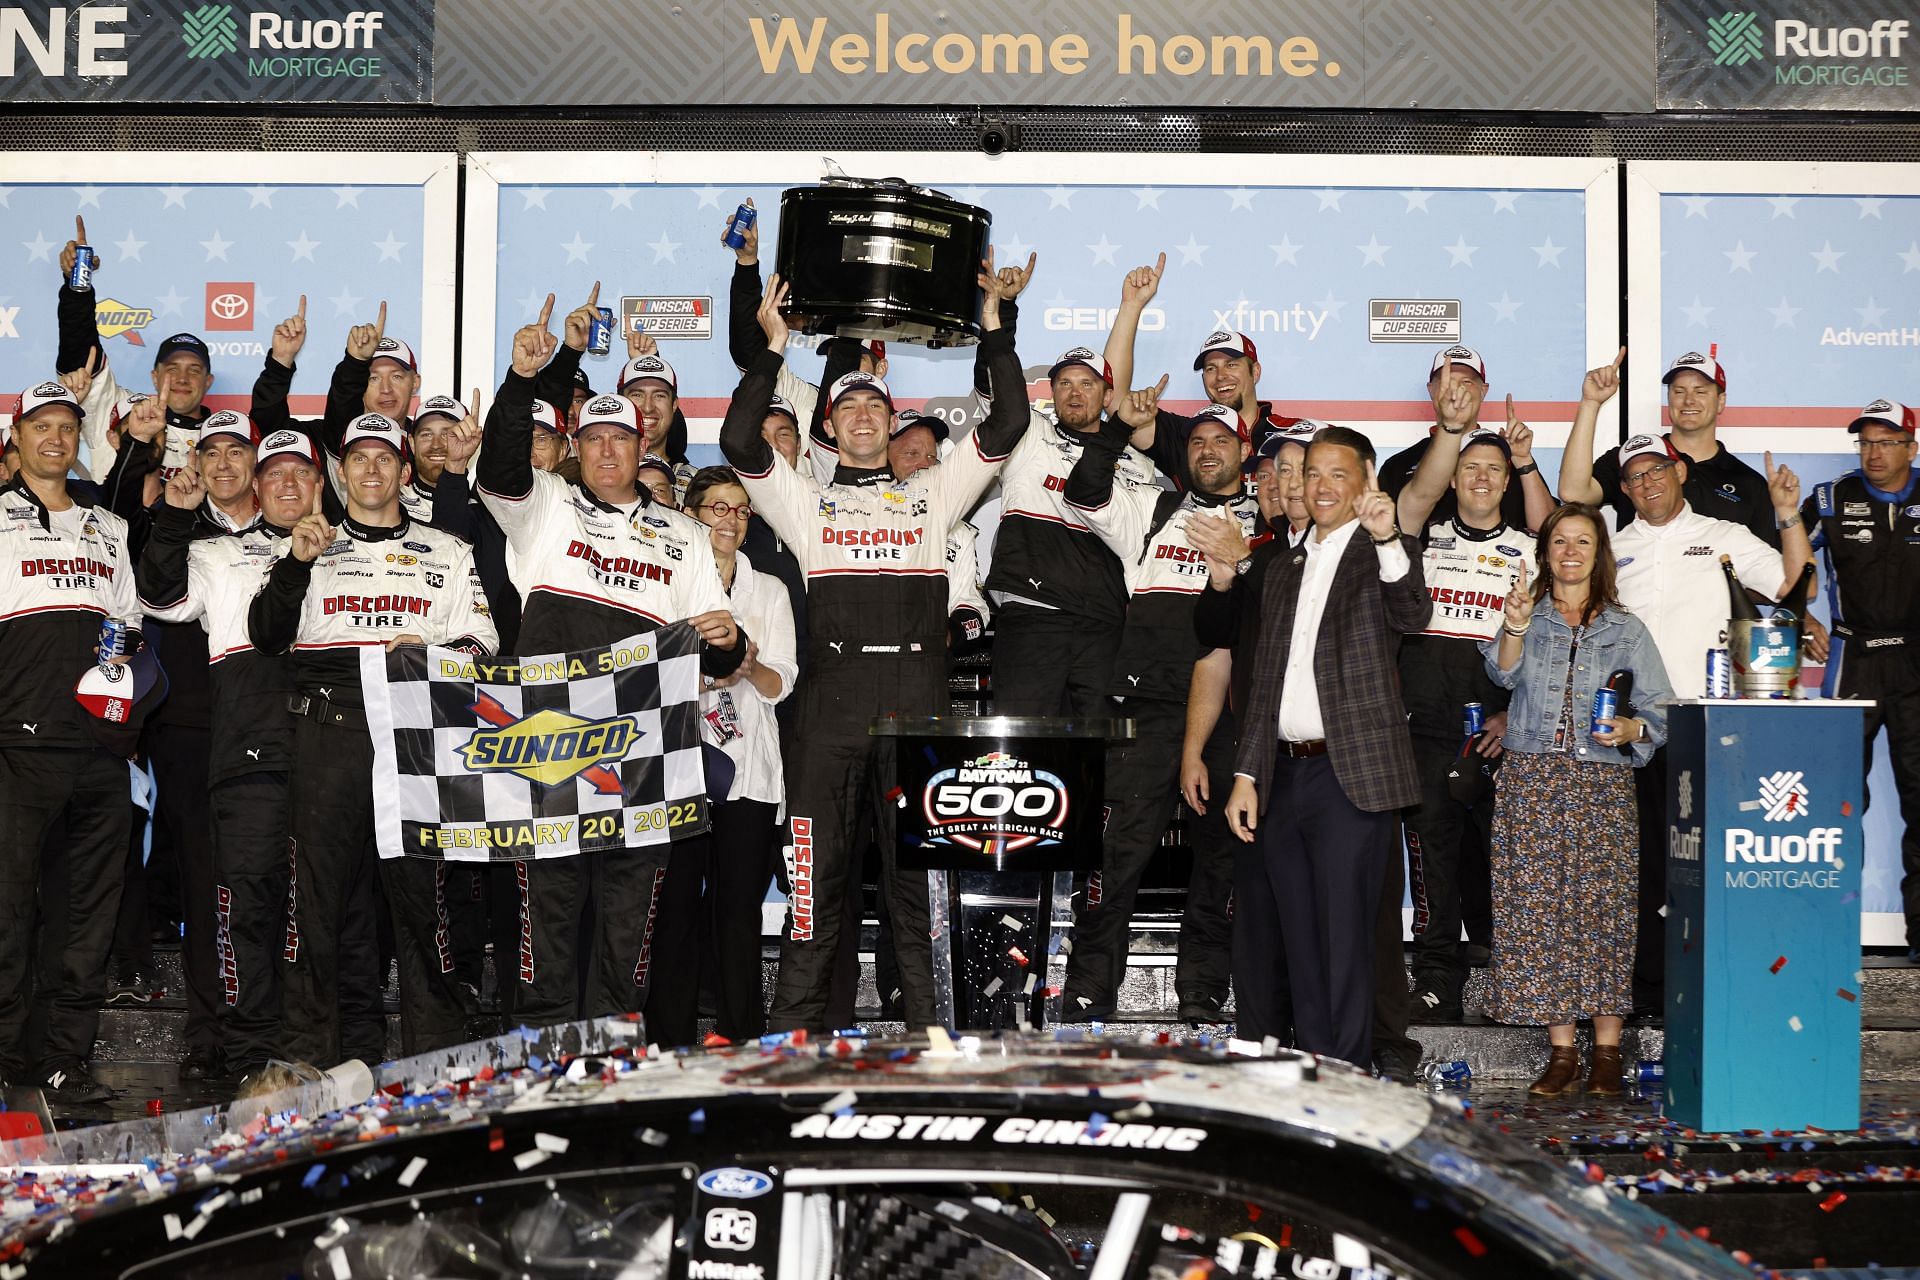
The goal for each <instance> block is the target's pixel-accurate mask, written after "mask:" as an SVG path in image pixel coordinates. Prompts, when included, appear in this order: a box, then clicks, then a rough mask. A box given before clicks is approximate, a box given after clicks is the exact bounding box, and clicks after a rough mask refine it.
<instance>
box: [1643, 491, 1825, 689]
mask: <svg viewBox="0 0 1920 1280" xmlns="http://www.w3.org/2000/svg"><path fill="white" fill-rule="evenodd" d="M1613 554H1614V562H1615V566H1616V568H1615V572H1616V575H1617V576H1616V578H1615V589H1616V590H1617V591H1618V592H1619V593H1620V604H1621V606H1622V607H1623V608H1625V609H1626V610H1627V611H1628V612H1629V613H1631V614H1633V615H1634V616H1635V617H1636V618H1638V619H1640V621H1642V622H1644V623H1646V625H1647V630H1648V631H1649V632H1651V633H1652V635H1653V643H1654V647H1655V648H1657V649H1659V650H1660V661H1661V662H1662V663H1664V664H1665V665H1666V668H1667V681H1668V683H1670V684H1671V685H1672V686H1673V694H1674V696H1675V697H1676V698H1699V697H1704V696H1705V695H1706V691H1707V650H1708V649H1711V648H1714V647H1715V646H1717V645H1719V644H1720V643H1721V639H1720V637H1721V634H1722V633H1723V632H1725V631H1726V629H1727V618H1728V614H1729V612H1730V603H1729V601H1728V599H1727V587H1726V581H1727V580H1726V576H1725V575H1724V574H1722V573H1721V572H1720V557H1721V556H1722V555H1723V554H1724V555H1728V556H1731V557H1732V558H1733V571H1734V572H1735V573H1737V574H1739V575H1740V585H1741V586H1743V587H1752V588H1753V589H1754V590H1756V591H1759V592H1762V593H1764V594H1766V595H1768V596H1770V597H1777V596H1778V595H1779V594H1780V592H1781V590H1782V589H1783V588H1784V587H1785V586H1786V582H1787V569H1786V564H1785V562H1784V561H1783V560H1782V559H1781V555H1780V553H1779V552H1778V551H1776V550H1774V549H1773V548H1772V547H1770V546H1768V545H1767V544H1766V543H1764V542H1762V541H1761V540H1760V539H1759V538H1757V537H1755V536H1754V534H1753V531H1752V530H1750V529H1748V528H1747V527H1746V526H1745V525H1738V524H1734V523H1733V522H1731V521H1729V520H1715V519H1714V518H1713V517H1712V516H1703V515H1701V514H1700V513H1699V512H1697V511H1695V510H1694V509H1693V508H1692V507H1691V506H1682V507H1681V508H1680V514H1678V515H1676V516H1675V517H1674V518H1673V519H1671V520H1669V521H1667V523H1665V524H1663V525H1658V526H1655V525H1651V524H1648V523H1647V522H1646V521H1645V520H1635V521H1634V522H1633V523H1632V524H1630V525H1628V526H1627V527H1626V528H1624V529H1622V530H1621V531H1620V532H1619V533H1616V534H1614V535H1613Z"/></svg>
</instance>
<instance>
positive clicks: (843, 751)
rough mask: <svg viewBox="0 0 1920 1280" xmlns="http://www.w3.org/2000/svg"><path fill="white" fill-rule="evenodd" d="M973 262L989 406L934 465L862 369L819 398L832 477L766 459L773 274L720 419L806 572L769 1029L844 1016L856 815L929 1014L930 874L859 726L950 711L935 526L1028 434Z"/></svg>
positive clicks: (904, 969) (885, 755) (1002, 340)
mask: <svg viewBox="0 0 1920 1280" xmlns="http://www.w3.org/2000/svg"><path fill="white" fill-rule="evenodd" d="M982 265H983V267H984V270H983V272H982V273H981V275H980V277H979V284H980V287H981V289H982V290H983V293H984V301H983V304H982V306H981V325H982V327H983V328H984V330H985V336H984V337H983V338H982V339H981V344H982V346H983V348H984V358H985V359H986V361H987V363H988V367H989V371H990V374H991V377H992V381H993V391H994V404H993V408H992V409H991V410H989V411H988V414H987V416H986V418H985V419H983V420H982V421H981V422H980V424H979V425H978V426H977V427H976V428H975V429H974V431H973V434H972V436H971V438H969V439H967V440H963V441H961V442H960V444H959V445H958V446H957V447H956V448H955V449H954V451H953V456H952V457H950V458H949V459H947V461H946V462H944V463H942V464H941V465H939V466H937V467H931V468H927V469H925V470H923V471H921V472H919V473H918V474H916V475H915V476H913V477H912V478H911V479H908V480H901V479H900V478H898V477H897V476H895V475H894V474H893V472H892V470H891V469H890V468H889V466H888V463H887V448H888V445H889V443H890V427H891V424H892V421H893V397H892V393H891V392H889V391H888V389H887V385H886V383H884V382H882V381H881V380H880V379H878V378H875V377H874V376H872V375H871V374H864V373H858V372H855V373H850V374H848V375H846V376H844V377H842V378H841V379H840V380H839V381H837V382H836V383H834V385H833V386H832V387H830V388H828V391H827V403H828V419H827V427H826V430H828V431H829V432H831V433H832V436H833V439H834V443H835V445H836V446H837V448H838V449H839V452H840V465H839V466H838V468H837V469H836V470H835V472H834V476H833V480H832V482H831V483H829V484H827V485H824V486H820V485H816V484H815V483H814V482H813V481H812V480H810V479H809V478H807V477H805V476H803V475H801V474H800V473H799V472H797V471H795V470H794V469H793V468H792V467H790V466H788V465H787V463H786V462H785V461H784V460H783V459H781V458H779V457H777V456H776V455H775V454H774V451H773V448H772V446H770V445H769V444H768V443H767V441H766V439H765V437H764V436H763V435H762V434H761V425H762V422H763V419H764V417H765V413H766V407H767V404H768V402H769V401H770V399H771V398H772V395H773V387H774V381H775V378H776V377H777V375H778V373H779V370H780V366H781V363H782V354H781V353H782V352H784V351H785V349H786V345H787V336H788V333H787V322H786V319H785V317H783V316H782V315H781V314H780V305H781V303H782V302H783V301H784V300H785V297H786V286H785V285H784V284H782V283H781V281H780V279H779V277H778V276H775V277H773V278H772V279H771V280H770V281H769V282H768V285H769V287H768V291H767V294H766V297H765V298H764V299H763V300H762V302H761V305H760V311H759V317H760V327H761V330H762V332H763V333H765V335H766V348H765V350H763V351H761V352H760V353H759V354H757V355H755V356H754V358H753V360H752V361H751V362H750V363H749V364H748V366H747V369H746V372H745V374H744V375H743V376H742V377H741V379H740V386H739V388H738V389H737V390H735V392H734V394H733V401H732V403H731V404H730V405H729V406H728V407H727V417H726V421H725V422H724V423H723V424H722V426H721V428H720V448H721V450H722V452H724V453H725V454H726V457H727V461H728V462H729V463H731V464H732V465H733V467H734V469H735V470H736V471H738V472H739V473H740V479H741V481H742V483H744V484H745V485H746V489H747V493H748V494H749V495H750V496H751V497H752V498H753V506H754V510H755V511H756V512H758V513H759V514H761V515H764V516H765V517H766V518H767V521H768V523H770V524H771V525H772V526H773V528H774V531H775V532H776V533H778V534H779V535H780V537H781V538H782V539H783V540H784V541H785V542H786V543H787V544H788V545H789V546H791V547H793V548H794V549H795V552H796V554H798V555H799V556H800V558H801V567H802V569H804V570H805V572H806V575H807V595H808V606H809V608H808V612H809V615H810V625H811V635H810V637H809V644H810V646H811V650H812V651H811V653H810V654H809V655H808V660H807V667H806V671H807V676H806V679H805V680H804V681H803V682H802V684H801V686H800V689H799V691H798V695H797V696H798V699H799V701H800V710H799V711H798V713H797V715H796V718H795V722H794V738H795V741H796V742H799V743H803V744H804V746H805V749H804V750H803V751H797V752H794V753H792V754H791V755H789V757H788V761H787V831H788V839H787V858H788V872H789V876H790V879H791V883H792V886H793V894H792V899H791V910H790V914H789V916H788V919H787V928H786V932H785V934H784V936H783V938H782V941H781V948H780V978H779V982H778V985H777V986H776V988H775V990H774V998H773V1008H772V1010H771V1012H770V1015H769V1021H770V1023H771V1025H772V1026H773V1027H774V1028H776V1029H781V1030H786V1029H792V1028H802V1027H804V1028H815V1029H818V1028H831V1027H835V1026H843V1025H845V1022H846V1020H848V1019H849V1018H850V1017H851V1015H852V1012H853V1010H852V1008H851V1007H850V1002H849V1007H847V1008H842V1009H832V1008H829V1005H830V1004H831V1003H832V1001H831V1000H830V999H829V992H830V989H831V986H832V975H833V965H834V958H835V955H836V953H837V951H838V948H839V946H840V942H841V939H840V930H841V921H842V904H843V903H844V902H845V899H846V892H847V889H846V886H847V879H848V877H849V876H851V875H853V874H855V872H856V868H857V867H858V864H859V857H860V849H861V844H860V843H859V837H860V835H861V833H862V832H863V831H864V830H866V829H867V826H866V824H867V822H868V821H871V823H872V824H873V825H872V829H873V830H874V833H875V837H876V840H877V842H878V844H879V846H880V849H881V856H882V870H881V878H882V881H883V889H884V891H885V892H886V894H887V901H888V904H889V909H890V910H891V912H892V914H893V921H894V934H895V939H896V945H897V947H898V951H899V961H900V983H901V989H902V1004H903V1008H904V1013H905V1016H906V1020H907V1023H908V1025H909V1026H913V1027H923V1026H926V1025H928V1024H930V1023H931V1022H932V1020H933V1017H934V1005H933V972H932V955H931V950H930V947H929V940H928V936H927V929H928V918H927V891H926V884H925V881H924V879H922V878H920V877H915V876H903V875H901V874H899V873H898V872H897V871H896V870H895V867H894V841H893V813H894V809H893V806H892V804H891V803H890V802H888V801H887V800H886V798H885V794H884V793H885V792H886V790H887V788H889V787H891V786H892V785H893V772H894V771H893V750H892V739H888V738H874V737H871V736H870V735H869V734H868V732H867V726H868V723H869V721H871V720H872V719H873V717H875V716H879V715H903V716H926V715H933V714H937V713H938V712H939V711H940V710H941V709H943V708H944V707H945V706H946V702H947V687H946V676H947V617H948V612H947V558H946V543H947V534H948V532H949V531H950V530H951V529H952V528H953V527H954V525H956V524H957V523H959V522H960V521H961V520H962V519H963V518H964V517H965V516H966V514H967V512H968V511H969V510H970V509H971V508H972V507H973V505H974V503H975V502H977V501H978V500H979V498H980V495H981V494H982V493H984V492H985V491H986V488H987V486H988V485H989V484H990V483H992V481H993V478H994V476H995V475H996V474H998V473H999V472H1000V469H1001V467H1002V466H1003V464H1004V463H1005V461H1006V459H1007V456H1008V455H1009V454H1010V453H1011V452H1013V450H1014V447H1015V446H1016V445H1017V444H1018V443H1019V441H1020V437H1021V435H1022V433H1023V432H1025V431H1026V429H1027V414H1028V410H1027V402H1026V387H1025V380H1024V378H1023V377H1022V374H1021V369H1020V359H1019V356H1018V355H1016V354H1015V352H1014V350H1013V343H1012V341H1011V338H1010V336H1009V335H1008V334H1007V333H1006V331H1005V330H1004V329H1002V328H1001V325H1000V303H1001V301H1002V299H1003V298H1004V297H1005V296H1006V293H1005V292H1004V290H1005V288H1006V286H1004V285H1002V284H1001V282H1000V280H999V278H998V277H997V276H996V275H995V274H994V272H993V263H992V259H991V258H990V257H989V258H988V260H987V261H986V262H985V263H983V264H982Z"/></svg>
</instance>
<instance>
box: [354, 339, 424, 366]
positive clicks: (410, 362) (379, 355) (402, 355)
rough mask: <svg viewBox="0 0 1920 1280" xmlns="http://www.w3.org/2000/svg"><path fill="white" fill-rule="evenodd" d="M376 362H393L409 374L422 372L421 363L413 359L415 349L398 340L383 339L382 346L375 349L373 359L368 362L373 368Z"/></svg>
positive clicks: (381, 340)
mask: <svg viewBox="0 0 1920 1280" xmlns="http://www.w3.org/2000/svg"><path fill="white" fill-rule="evenodd" d="M376 360H391V361H393V362H394V363H395V364H397V365H399V366H400V367H401V368H402V369H405V370H406V371H407V372H408V373H418V372H420V362H419V361H418V360H416V359H414V357H413V348H412V347H410V346H408V345H407V344H406V343H404V342H402V341H400V339H398V338H382V339H380V345H378V346H376V347H375V348H374V349H373V358H372V359H370V360H368V361H367V364H368V365H369V366H371V365H372V364H373V363H374V361H376Z"/></svg>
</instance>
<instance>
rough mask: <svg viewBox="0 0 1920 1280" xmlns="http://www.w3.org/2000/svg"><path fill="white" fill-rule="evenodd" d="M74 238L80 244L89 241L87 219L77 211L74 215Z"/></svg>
mask: <svg viewBox="0 0 1920 1280" xmlns="http://www.w3.org/2000/svg"><path fill="white" fill-rule="evenodd" d="M73 238H74V240H75V241H76V242H78V243H80V244H85V243H86V242H87V220H86V219H85V218H83V217H81V216H80V215H79V214H77V213H76V214H74V215H73Z"/></svg>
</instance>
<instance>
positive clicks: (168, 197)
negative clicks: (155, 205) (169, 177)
mask: <svg viewBox="0 0 1920 1280" xmlns="http://www.w3.org/2000/svg"><path fill="white" fill-rule="evenodd" d="M191 190H193V188H192V187H162V188H160V207H161V208H162V209H171V208H173V207H174V206H175V205H178V206H179V207H180V208H182V209H184V208H186V207H187V193H188V192H189V191H191Z"/></svg>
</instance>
